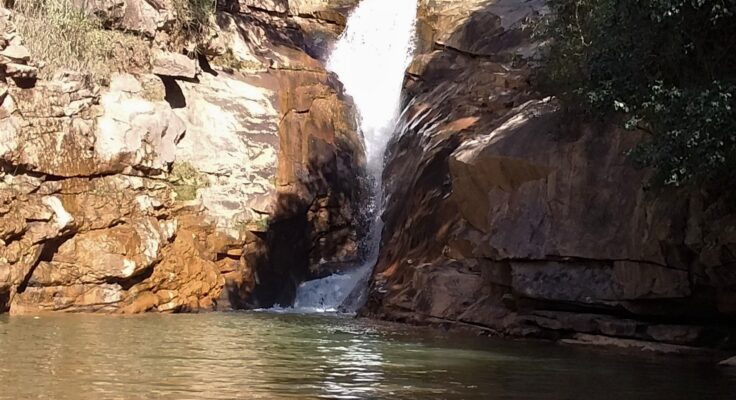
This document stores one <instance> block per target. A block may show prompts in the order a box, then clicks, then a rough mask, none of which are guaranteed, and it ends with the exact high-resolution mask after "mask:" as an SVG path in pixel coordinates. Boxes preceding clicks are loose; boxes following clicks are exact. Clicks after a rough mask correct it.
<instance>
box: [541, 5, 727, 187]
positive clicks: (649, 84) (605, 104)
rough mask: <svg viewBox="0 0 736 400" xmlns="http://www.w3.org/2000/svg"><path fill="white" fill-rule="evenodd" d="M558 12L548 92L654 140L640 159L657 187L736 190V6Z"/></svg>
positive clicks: (637, 154)
mask: <svg viewBox="0 0 736 400" xmlns="http://www.w3.org/2000/svg"><path fill="white" fill-rule="evenodd" d="M548 3H549V6H550V7H551V10H552V13H551V14H550V16H549V17H548V18H547V20H546V21H545V23H544V24H543V29H542V33H543V34H544V35H545V36H547V37H550V38H552V39H553V44H552V47H551V51H550V56H549V60H548V63H547V67H546V70H545V71H544V74H543V79H542V81H543V82H545V83H546V84H547V85H548V87H547V88H548V89H550V90H551V91H552V92H554V93H555V94H558V95H560V97H562V98H563V100H565V101H566V103H567V104H569V105H577V106H578V107H580V108H581V111H584V112H586V113H587V115H589V116H591V117H595V118H600V119H603V120H609V121H610V120H617V121H623V124H624V125H625V126H626V127H627V128H630V129H642V130H644V131H646V132H649V133H650V135H649V137H648V138H647V139H646V140H645V142H644V143H642V145H641V146H640V147H639V148H637V149H636V150H635V151H633V152H632V154H631V156H632V158H633V160H634V161H635V162H636V163H637V164H639V165H641V166H651V167H655V168H656V170H657V174H656V176H655V178H654V182H653V183H655V184H669V185H683V184H690V183H696V184H711V185H713V184H721V185H722V184H724V183H736V168H734V167H736V117H735V115H734V111H733V110H734V107H736V97H735V95H736V0H549V2H548ZM544 78H546V79H544Z"/></svg>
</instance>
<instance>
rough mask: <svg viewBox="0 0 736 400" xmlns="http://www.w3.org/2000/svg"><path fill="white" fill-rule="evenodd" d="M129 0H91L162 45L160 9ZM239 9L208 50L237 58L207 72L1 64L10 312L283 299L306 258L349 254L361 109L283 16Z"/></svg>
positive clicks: (5, 300) (5, 274)
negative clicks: (93, 74)
mask: <svg viewBox="0 0 736 400" xmlns="http://www.w3.org/2000/svg"><path fill="white" fill-rule="evenodd" d="M123 3H124V7H123V8H122V9H121V10H123V11H124V13H122V14H120V13H118V12H117V11H118V8H117V4H118V3H115V2H107V1H100V2H93V3H90V4H87V5H85V7H92V8H90V9H89V10H90V11H94V10H97V11H100V14H99V15H101V16H103V17H104V16H107V17H109V18H111V19H110V20H106V22H107V23H109V24H108V25H109V27H110V28H119V27H122V26H132V25H130V24H131V23H133V22H136V21H137V22H136V24H134V25H135V26H136V27H137V28H135V29H133V28H130V29H131V30H134V31H139V32H141V33H145V34H146V35H148V36H149V37H150V38H151V40H152V41H158V40H161V39H162V38H164V37H165V35H163V34H164V33H165V31H166V29H168V25H167V24H166V23H164V22H165V20H166V18H168V17H166V16H167V15H169V14H168V11H170V10H169V8H167V7H168V6H167V5H166V4H164V3H161V4H159V3H156V5H151V4H148V3H147V2H146V1H127V0H126V1H125V2H123ZM246 3H248V7H253V8H254V9H253V10H249V12H248V13H247V15H245V14H244V15H234V14H226V13H221V14H222V15H221V17H222V18H218V21H225V22H228V21H229V22H228V23H223V24H222V25H223V26H224V27H225V28H223V31H222V32H221V33H222V35H218V36H217V37H218V38H222V39H223V40H222V42H221V43H219V42H218V43H215V42H212V43H206V44H203V46H204V48H207V49H220V50H222V49H221V48H220V47H222V46H225V49H231V50H232V49H235V50H237V51H232V52H231V54H230V55H231V56H232V58H230V59H228V60H227V61H228V64H229V65H228V66H227V67H226V69H227V70H225V67H223V66H218V65H214V64H215V63H213V65H214V68H217V71H213V70H209V69H208V68H204V71H203V72H202V73H201V74H199V75H198V76H197V79H192V78H194V75H193V74H192V71H195V72H194V74H195V75H196V74H197V73H198V72H197V71H198V68H199V64H198V61H197V60H194V59H189V58H187V57H186V56H183V55H182V56H181V57H184V58H183V59H180V60H179V59H178V58H180V57H178V56H177V57H173V56H171V54H169V57H168V59H169V60H172V59H173V60H174V61H175V62H173V63H161V62H158V63H157V62H154V63H153V64H154V66H157V67H158V69H157V70H156V71H153V70H151V71H135V72H130V73H122V74H117V75H114V76H112V77H111V79H110V82H109V86H107V87H99V86H97V85H95V84H94V83H92V80H91V79H89V77H87V76H86V75H84V74H80V73H73V72H65V71H62V72H60V73H59V74H57V75H56V76H55V77H54V78H53V79H51V80H48V81H45V80H43V81H38V82H31V84H23V85H20V84H18V82H15V80H14V79H6V78H18V77H17V76H8V75H7V74H6V75H1V74H0V82H1V84H0V312H6V311H9V312H11V313H14V314H32V313H40V312H54V311H62V312H105V313H139V312H148V311H153V312H195V311H207V310H214V309H227V308H244V307H253V306H258V305H265V306H268V305H270V304H273V303H274V302H275V301H277V300H279V301H283V302H289V301H290V297H291V296H293V293H294V289H295V287H296V285H298V284H299V283H300V281H301V280H303V279H306V278H308V277H310V276H311V275H312V274H314V272H313V271H312V269H311V267H312V264H314V265H316V264H318V263H319V262H320V261H325V262H327V261H331V262H336V261H340V260H346V259H352V258H353V257H355V254H356V252H357V246H356V237H357V235H358V233H356V232H357V230H358V229H359V228H358V221H357V214H358V213H357V210H358V208H359V200H360V197H359V195H360V188H361V186H360V177H361V176H362V168H363V159H362V147H361V143H360V139H359V136H358V133H357V132H356V127H355V124H354V120H355V119H354V114H353V109H352V106H350V105H349V103H348V102H347V101H346V100H345V99H344V98H343V97H342V94H341V90H342V89H341V86H340V85H339V83H337V81H336V80H335V79H334V77H333V76H332V75H330V74H328V73H327V71H325V69H324V67H323V66H322V64H321V63H320V62H318V61H317V60H315V59H314V58H312V57H310V56H309V55H308V54H307V53H306V51H305V49H304V46H303V43H302V42H300V41H298V40H295V39H294V37H293V36H294V35H293V31H290V30H289V29H286V28H285V27H286V26H290V27H293V26H295V25H294V24H293V22H290V21H289V20H288V18H289V16H288V15H286V14H284V15H283V16H279V15H271V14H269V13H268V12H266V11H267V10H265V11H264V10H256V8H258V7H259V4H261V3H263V2H260V3H259V2H246ZM256 3H258V4H256ZM283 3H284V4H286V2H283ZM264 4H265V3H264ZM154 6H155V7H154ZM136 7H137V8H136ZM2 10H3V13H2V14H0V17H5V16H6V13H5V12H4V9H2ZM97 11H94V12H95V14H96V15H97ZM121 15H122V16H121ZM133 17H135V18H137V19H135V18H133ZM159 17H161V18H159ZM131 18H133V19H131ZM8 21H9V19H7V18H5V19H3V18H0V22H2V23H8ZM120 24H122V25H120ZM126 24H128V25H126ZM241 28H244V29H242V30H241ZM245 28H247V29H245ZM126 29H127V28H126ZM213 29H217V28H214V27H213ZM282 29H283V32H282V31H281V30H282ZM284 32H289V34H283V33H284ZM296 36H298V35H296ZM154 37H155V39H153V38H154ZM14 40H16V42H17V39H14ZM159 44H161V43H159ZM170 44H171V43H166V45H163V46H160V47H163V48H167V47H168V45H170ZM2 45H3V46H6V44H5V43H4V42H3V44H2ZM152 45H153V43H152ZM218 46H219V47H218ZM3 49H5V47H2V48H0V50H3ZM180 50H181V49H179V50H177V51H180ZM213 54H219V55H223V54H225V53H224V52H220V53H217V52H214V53H212V54H210V53H208V55H209V56H212V55H213ZM6 56H7V57H10V58H12V59H13V61H16V60H18V61H21V60H25V59H26V57H25V56H23V54H22V52H21V51H20V49H18V48H10V49H9V50H8V51H7V52H6ZM11 56H13V57H11ZM16 56H18V57H16ZM20 56H23V57H20ZM1 62H2V60H1V59H0V63H1ZM181 64H186V65H181ZM253 65H257V67H253ZM205 66H206V64H205ZM8 67H12V65H10V64H7V65H5V64H2V65H0V70H2V71H6V72H7V71H9V69H8ZM163 67H166V68H163ZM221 68H222V69H221ZM153 72H157V73H159V74H160V75H161V76H162V77H158V76H156V75H153V74H152V73H153ZM180 77H181V78H186V79H184V80H178V78H180ZM26 83H27V82H26Z"/></svg>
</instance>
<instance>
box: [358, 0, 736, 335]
mask: <svg viewBox="0 0 736 400" xmlns="http://www.w3.org/2000/svg"><path fill="white" fill-rule="evenodd" d="M420 3H421V5H420V24H419V37H420V45H419V48H420V52H419V54H418V55H417V56H416V58H415V60H414V63H413V64H412V66H411V67H410V69H409V71H408V75H407V81H406V85H405V96H406V99H405V104H406V107H407V110H406V112H405V114H404V117H403V118H402V120H401V121H400V126H399V130H398V132H397V134H396V137H395V138H394V141H393V142H392V143H391V144H390V146H389V154H388V156H387V159H388V164H387V167H386V170H385V173H384V182H385V192H386V193H387V195H388V200H387V206H386V210H385V213H384V221H385V223H386V224H385V229H384V232H383V248H382V251H381V257H380V260H379V262H378V265H377V269H376V274H375V277H374V284H373V287H372V291H371V293H372V295H371V302H370V303H369V305H368V307H367V309H366V311H365V314H367V315H371V316H378V317H382V318H388V319H394V320H405V321H413V322H434V323H447V324H451V325H461V326H472V327H477V328H480V329H483V330H485V331H487V332H491V333H494V334H501V335H512V336H533V337H545V338H553V339H562V340H567V341H579V342H591V341H592V342H596V341H600V342H606V343H609V344H610V343H622V344H627V343H629V342H626V340H631V339H634V340H640V341H651V342H664V343H667V344H669V345H673V346H676V345H692V346H725V347H727V346H733V331H734V330H733V328H734V326H733V322H732V321H733V317H734V315H736V308H735V307H734V305H735V304H736V303H735V302H734V299H736V280H735V279H734V278H735V277H736V269H734V267H735V266H736V258H735V257H734V254H736V253H735V252H734V250H736V236H735V234H736V215H734V214H733V213H729V212H728V207H727V204H726V203H725V202H724V199H721V198H709V197H708V196H706V195H705V194H703V193H700V192H694V191H686V190H673V189H649V188H648V187H647V185H646V181H647V177H648V174H649V172H648V171H642V170H637V169H635V168H633V167H632V165H631V164H630V163H629V162H628V161H627V159H626V153H627V151H628V150H630V149H632V148H633V147H634V146H635V145H636V144H637V143H638V141H639V140H640V139H641V135H642V133H636V132H626V131H622V130H618V129H615V128H612V127H610V126H596V125H592V124H587V123H584V122H582V121H581V120H580V118H578V117H577V116H574V115H573V116H571V115H568V114H566V113H565V112H564V110H563V109H562V107H561V106H560V104H559V103H558V101H557V100H556V99H554V98H545V97H542V96H541V95H540V94H538V93H537V92H536V90H535V85H534V79H535V75H534V70H535V67H536V66H537V65H538V63H539V62H540V61H541V60H542V58H541V56H542V55H543V46H542V45H541V44H539V43H535V42H534V41H533V40H532V39H531V37H530V29H528V27H529V26H530V25H531V24H530V22H531V19H533V18H535V17H536V16H538V15H540V14H542V13H545V12H546V9H545V7H544V3H543V2H541V1H518V0H499V1H493V0H491V1H482V0H479V1H464V2H455V1H440V0H425V1H421V2H420ZM602 338H605V340H603V339H602Z"/></svg>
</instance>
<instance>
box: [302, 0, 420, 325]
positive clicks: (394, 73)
mask: <svg viewBox="0 0 736 400" xmlns="http://www.w3.org/2000/svg"><path fill="white" fill-rule="evenodd" d="M389 3H390V4H389ZM416 14H417V3H416V0H391V1H390V2H389V1H387V0H363V1H362V2H361V3H360V4H359V5H358V7H357V8H356V9H355V10H354V11H353V13H352V14H351V15H350V18H349V19H348V24H347V28H346V30H345V32H344V33H343V34H342V36H341V37H340V39H339V40H338V42H337V43H336V45H335V48H334V50H333V51H332V54H331V55H330V58H329V61H328V63H327V68H328V69H329V70H330V71H332V72H334V73H336V74H337V75H338V77H339V78H340V80H341V81H342V83H343V85H344V86H345V91H346V92H347V94H348V95H350V96H351V97H352V98H353V100H354V102H355V106H356V108H357V109H358V114H359V118H360V121H359V126H360V129H361V132H362V133H363V137H364V141H365V150H366V158H367V162H368V165H367V167H368V173H369V178H370V185H371V199H370V201H369V206H368V210H367V212H368V215H369V219H370V221H371V226H370V229H369V233H368V235H367V237H365V238H363V240H364V241H365V242H364V243H363V245H364V247H365V248H366V249H367V252H366V256H365V257H364V261H363V263H362V265H359V266H357V267H356V268H354V269H352V270H350V271H349V272H343V273H338V274H335V275H332V276H328V277H326V278H323V279H318V280H313V281H309V282H305V283H303V284H302V285H301V286H300V287H299V288H298V289H297V294H296V300H295V302H294V308H293V309H294V310H296V311H300V312H323V311H338V310H339V311H344V312H353V311H355V310H356V309H357V308H359V307H360V306H361V305H362V303H363V302H364V301H365V295H366V291H367V286H368V281H369V279H370V275H371V273H372V271H373V267H374V266H375V263H376V261H377V259H378V251H379V246H380V240H381V230H382V228H383V223H382V221H381V217H380V215H381V211H382V202H383V194H382V192H381V175H382V173H383V162H384V153H385V151H386V145H387V144H388V142H389V140H390V139H391V135H392V134H393V132H394V128H395V124H396V120H397V118H398V114H399V107H400V102H401V89H402V84H403V81H404V73H405V71H406V68H407V67H408V66H409V63H410V62H411V58H412V56H413V53H414V41H415V30H416Z"/></svg>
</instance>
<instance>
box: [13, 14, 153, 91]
mask: <svg viewBox="0 0 736 400" xmlns="http://www.w3.org/2000/svg"><path fill="white" fill-rule="evenodd" d="M13 10H14V11H15V16H14V22H15V25H16V27H17V29H18V33H19V34H20V35H21V37H22V38H23V40H24V43H25V45H26V46H27V47H28V48H29V50H30V51H31V54H33V56H34V59H35V60H37V61H41V62H42V63H43V64H44V67H43V68H41V77H42V78H49V77H51V76H52V75H53V74H54V73H56V71H58V70H59V69H62V68H63V69H71V70H75V71H80V72H88V73H90V74H92V76H93V77H94V78H95V79H97V80H98V81H101V82H103V83H104V82H105V81H106V80H107V78H108V77H109V75H110V74H111V73H113V72H116V71H129V70H135V69H139V68H145V67H147V64H148V63H149V51H150V45H149V44H148V43H147V42H146V41H144V40H143V39H141V38H138V37H136V36H133V35H130V34H126V33H123V32H117V31H110V30H105V29H103V27H102V24H101V23H100V21H98V20H97V19H96V18H95V17H93V16H90V15H88V14H87V13H86V12H84V11H82V10H80V9H79V8H77V7H76V6H74V5H73V4H72V3H71V0H16V1H15V2H14V6H13Z"/></svg>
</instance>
